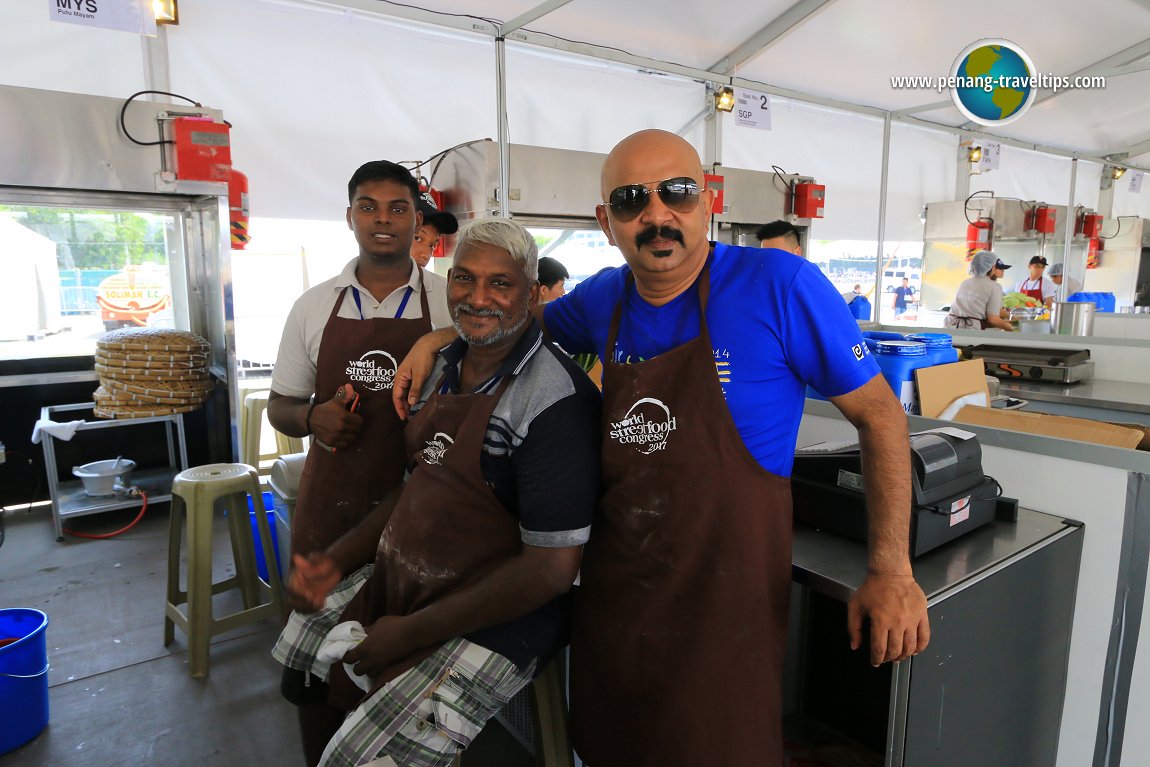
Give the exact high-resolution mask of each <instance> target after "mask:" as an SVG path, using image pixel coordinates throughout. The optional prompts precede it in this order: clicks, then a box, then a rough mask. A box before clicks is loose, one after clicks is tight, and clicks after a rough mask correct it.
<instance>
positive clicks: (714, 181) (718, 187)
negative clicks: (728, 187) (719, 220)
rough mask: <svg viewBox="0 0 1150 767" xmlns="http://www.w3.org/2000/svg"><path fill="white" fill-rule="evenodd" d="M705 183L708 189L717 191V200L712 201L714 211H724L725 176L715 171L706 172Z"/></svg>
mask: <svg viewBox="0 0 1150 767" xmlns="http://www.w3.org/2000/svg"><path fill="white" fill-rule="evenodd" d="M703 183H704V184H706V185H707V188H708V189H712V190H714V192H715V201H714V202H713V203H711V212H712V213H722V212H723V177H722V176H720V175H718V174H715V173H704V174H703Z"/></svg>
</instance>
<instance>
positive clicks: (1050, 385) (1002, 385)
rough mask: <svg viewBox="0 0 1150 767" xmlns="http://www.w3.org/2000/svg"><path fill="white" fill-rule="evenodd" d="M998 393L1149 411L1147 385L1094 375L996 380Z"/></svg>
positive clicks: (1140, 411)
mask: <svg viewBox="0 0 1150 767" xmlns="http://www.w3.org/2000/svg"><path fill="white" fill-rule="evenodd" d="M999 394H1005V395H1007V396H1010V397H1017V398H1019V399H1025V400H1030V401H1032V402H1050V403H1056V404H1064V405H1076V406H1079V407H1087V408H1098V409H1102V410H1118V411H1123V412H1129V413H1146V414H1150V386H1147V385H1146V384H1137V383H1128V382H1126V381H1107V380H1104V379H1100V378H1095V379H1092V380H1090V381H1082V382H1080V383H1074V384H1063V383H1054V382H1050V381H1015V380H1011V379H1008V378H1003V379H999Z"/></svg>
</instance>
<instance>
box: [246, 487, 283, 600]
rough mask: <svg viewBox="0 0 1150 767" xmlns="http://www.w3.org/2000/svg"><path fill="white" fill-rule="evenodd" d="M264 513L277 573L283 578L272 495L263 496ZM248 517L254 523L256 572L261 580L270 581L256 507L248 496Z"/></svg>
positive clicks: (265, 494)
mask: <svg viewBox="0 0 1150 767" xmlns="http://www.w3.org/2000/svg"><path fill="white" fill-rule="evenodd" d="M263 501H264V513H265V514H266V515H267V520H268V535H270V536H271V539H272V540H271V544H272V556H274V557H275V558H276V572H277V573H278V574H279V575H280V577H281V578H282V577H283V565H282V564H280V557H279V551H280V550H279V534H278V533H277V532H276V516H275V509H274V508H273V497H272V494H271V493H267V492H265V493H264V494H263ZM248 515H249V516H250V518H251V522H252V541H253V542H254V543H255V546H256V572H258V573H259V574H260V578H262V579H263V580H265V581H269V582H270V579H269V578H268V563H267V560H266V559H264V547H263V546H262V545H261V544H260V528H259V524H258V522H257V521H256V505H255V502H254V501H253V500H252V497H251V496H250V495H249V496H248Z"/></svg>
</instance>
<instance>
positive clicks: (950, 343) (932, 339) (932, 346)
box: [906, 333, 958, 365]
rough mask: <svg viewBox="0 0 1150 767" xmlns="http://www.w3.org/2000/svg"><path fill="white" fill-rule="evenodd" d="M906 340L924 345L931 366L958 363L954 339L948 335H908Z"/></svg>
mask: <svg viewBox="0 0 1150 767" xmlns="http://www.w3.org/2000/svg"><path fill="white" fill-rule="evenodd" d="M906 340H908V341H922V342H923V343H924V344H926V354H927V356H928V357H930V358H931V359H932V360H933V362H932V363H931V364H933V365H945V364H947V363H950V362H958V349H955V348H954V339H953V338H952V337H951V335H950V334H949V333H910V334H908V335H907V337H906Z"/></svg>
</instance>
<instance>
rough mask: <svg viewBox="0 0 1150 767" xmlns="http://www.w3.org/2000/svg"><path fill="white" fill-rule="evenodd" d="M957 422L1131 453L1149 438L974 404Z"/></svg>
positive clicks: (1110, 426) (1063, 418)
mask: <svg viewBox="0 0 1150 767" xmlns="http://www.w3.org/2000/svg"><path fill="white" fill-rule="evenodd" d="M954 420H955V422H957V423H969V424H973V425H975V426H990V427H992V428H995V429H1007V430H1009V431H1021V432H1026V433H1028V434H1041V435H1043V436H1046V437H1059V438H1061V439H1072V440H1076V441H1078V442H1092V443H1094V444H1096V445H1109V446H1111V447H1124V448H1128V449H1131V450H1132V449H1134V448H1136V447H1138V445H1139V443H1141V442H1142V441H1143V439H1144V438H1145V437H1146V434H1145V432H1144V431H1142V430H1141V429H1131V428H1128V427H1125V426H1115V425H1114V424H1111V423H1106V422H1105V421H1091V420H1088V419H1086V418H1069V417H1067V416H1063V415H1050V414H1049V413H1027V412H1024V411H1021V410H996V409H994V408H987V407H975V406H973V405H967V406H966V407H964V408H963V409H962V410H960V411H958V415H957V416H956V417H955V419H954Z"/></svg>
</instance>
